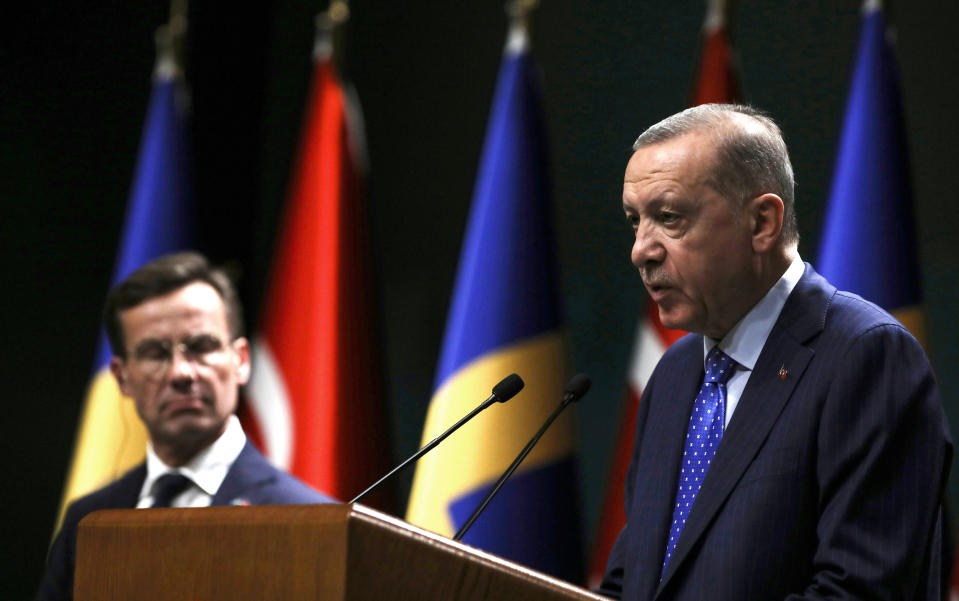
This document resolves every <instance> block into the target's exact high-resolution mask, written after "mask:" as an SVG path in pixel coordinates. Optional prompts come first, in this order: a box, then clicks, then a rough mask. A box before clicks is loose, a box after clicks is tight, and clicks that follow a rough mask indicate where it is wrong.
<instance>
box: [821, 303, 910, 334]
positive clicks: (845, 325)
mask: <svg viewBox="0 0 959 601" xmlns="http://www.w3.org/2000/svg"><path fill="white" fill-rule="evenodd" d="M825 325H826V330H827V331H828V330H833V331H837V332H842V333H843V334H844V335H845V336H848V337H849V338H852V339H856V338H859V337H860V336H862V335H865V334H867V333H870V332H873V333H880V332H887V333H896V332H900V333H902V334H904V335H905V336H906V337H907V338H911V339H913V340H915V339H914V338H913V336H912V334H911V333H909V331H908V330H907V329H906V327H905V326H903V325H902V324H901V323H899V321H898V320H897V319H896V318H895V317H893V316H892V315H891V314H890V313H889V312H888V311H886V310H885V309H883V308H882V307H880V306H878V305H876V304H875V303H872V302H869V301H867V300H866V299H864V298H862V297H861V296H859V295H856V294H853V293H852V292H845V291H841V290H840V291H837V292H836V294H835V296H834V297H833V300H832V303H831V304H830V307H829V311H828V313H827V315H826V324H825ZM917 344H918V342H917Z"/></svg>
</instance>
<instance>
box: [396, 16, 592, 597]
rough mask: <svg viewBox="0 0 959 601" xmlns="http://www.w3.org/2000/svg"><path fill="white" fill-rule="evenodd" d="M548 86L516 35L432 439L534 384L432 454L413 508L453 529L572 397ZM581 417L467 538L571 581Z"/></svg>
mask: <svg viewBox="0 0 959 601" xmlns="http://www.w3.org/2000/svg"><path fill="white" fill-rule="evenodd" d="M547 171H548V170H547V154H546V142H545V132H544V125H543V120H542V115H541V109H540V93H539V88H538V82H537V79H536V73H535V70H534V65H533V62H532V59H531V57H530V54H529V51H528V42H527V37H526V33H525V30H524V29H522V27H521V26H520V25H514V27H513V28H512V30H511V32H510V36H509V40H508V42H507V45H506V50H505V55H504V58H503V62H502V65H501V69H500V74H499V80H498V83H497V88H496V93H495V97H494V100H493V108H492V111H491V117H490V122H489V124H488V128H487V132H486V141H485V145H484V150H483V157H482V160H481V164H480V169H479V174H478V177H477V183H476V187H475V190H474V195H473V203H472V208H471V213H470V217H469V224H468V226H467V232H466V236H465V239H464V243H463V249H462V254H461V256H460V264H459V271H458V275H457V279H456V285H455V289H454V292H453V299H452V304H451V308H450V314H449V317H448V320H447V328H446V336H445V339H444V342H443V348H442V352H441V357H440V361H439V368H438V373H437V376H436V382H435V387H434V393H433V398H432V402H431V404H430V408H429V412H428V414H427V419H426V427H425V429H424V432H423V440H424V442H426V441H429V440H431V439H433V438H434V437H436V436H437V435H438V434H439V433H441V432H442V431H443V430H445V429H446V428H447V427H449V426H450V425H452V424H453V423H454V422H455V421H457V420H458V419H459V418H460V417H462V416H463V415H465V414H466V413H468V412H469V411H470V410H471V409H473V408H474V407H475V406H476V405H478V404H479V403H480V401H482V400H483V398H485V397H486V396H487V395H489V391H490V389H491V388H492V387H493V386H494V385H495V384H496V383H497V382H498V381H499V380H500V379H502V378H503V377H504V376H506V375H508V374H510V373H511V372H516V373H518V374H519V375H520V376H521V377H522V378H523V380H524V381H525V382H526V388H525V389H524V390H523V391H522V392H520V393H519V394H518V395H517V396H516V397H515V398H514V399H513V400H511V401H509V402H508V403H506V404H504V405H500V404H494V405H493V406H492V407H490V408H489V409H488V410H486V411H485V412H484V413H482V414H480V415H479V416H478V417H476V418H475V419H474V420H473V421H472V422H470V423H469V424H467V425H466V426H464V427H463V428H462V429H461V430H459V431H458V432H457V433H456V434H455V435H453V436H451V437H450V438H449V439H448V440H446V441H445V442H444V443H443V445H442V447H441V448H439V449H436V450H435V451H434V452H433V453H432V454H430V455H426V456H425V457H424V458H423V459H422V460H421V461H420V463H419V464H418V467H417V470H416V475H415V477H414V480H413V488H412V492H411V495H410V501H409V507H408V511H407V519H408V520H409V521H410V522H412V523H414V524H417V525H419V526H421V527H424V528H426V529H429V530H432V531H434V532H437V533H440V534H443V535H446V536H452V535H453V533H454V532H455V531H456V530H457V529H459V527H460V526H462V525H463V523H464V522H465V521H466V520H467V519H468V518H469V516H470V514H471V513H472V512H473V510H474V509H475V508H476V506H477V505H478V504H479V503H480V501H481V500H482V498H483V497H484V496H485V494H486V492H487V491H488V490H489V489H490V488H491V486H492V485H493V483H494V482H495V481H496V479H497V478H498V477H499V475H500V474H501V473H502V472H503V470H505V469H506V467H507V466H508V465H509V464H510V463H511V461H512V460H513V458H514V457H515V456H516V455H517V453H519V451H520V450H521V449H522V448H523V446H524V445H525V444H526V442H527V441H528V440H529V438H530V437H531V436H532V435H533V434H534V433H535V432H536V430H537V429H538V428H539V427H540V425H541V424H542V423H543V421H544V420H545V419H546V418H547V416H548V415H549V414H550V413H551V411H552V410H553V409H555V408H556V406H557V405H558V404H559V402H560V399H561V397H562V393H563V388H564V384H565V382H564V380H565V374H566V366H567V354H566V353H567V351H566V348H565V343H564V337H563V334H562V331H561V330H562V318H561V311H560V308H559V304H558V297H557V292H558V291H557V277H556V267H555V265H554V263H553V256H554V251H553V239H552V229H551V215H552V210H551V206H550V204H551V203H550V198H549V196H550V195H549V176H548V172H547ZM574 426H575V423H574V421H573V416H572V413H571V412H566V413H565V414H564V415H563V416H561V417H560V418H559V419H558V420H557V421H556V422H555V423H554V424H553V426H552V428H551V430H550V431H548V432H547V434H546V435H545V436H544V437H543V439H541V440H540V442H539V444H538V445H537V446H536V447H535V448H534V450H533V452H532V454H530V456H529V457H527V459H526V461H525V462H524V463H523V464H522V465H521V466H520V467H519V469H518V471H517V472H516V473H515V474H514V475H513V477H512V478H511V479H510V480H509V481H508V482H507V483H506V485H505V486H504V487H503V488H502V489H501V490H500V492H499V494H498V495H497V496H496V497H495V498H494V499H493V501H492V502H491V503H490V504H489V505H488V506H487V508H486V510H485V511H484V513H483V514H482V515H481V516H480V517H479V519H478V520H477V521H476V522H475V524H474V525H473V526H472V528H471V529H470V530H469V531H468V532H467V534H466V536H465V537H464V538H463V542H466V543H468V544H470V545H473V546H475V547H478V548H481V549H484V550H486V551H489V552H491V553H494V554H496V555H500V556H502V557H505V558H507V559H510V560H512V561H516V562H519V563H522V564H525V565H528V566H530V567H533V568H535V569H538V570H541V571H544V572H547V573H550V574H553V575H556V576H559V577H561V578H565V579H568V580H574V579H578V578H579V576H580V573H581V552H580V540H581V532H580V528H581V525H580V520H579V504H578V500H577V495H576V481H577V478H576V469H575V465H574V460H573V458H574V443H573V441H574Z"/></svg>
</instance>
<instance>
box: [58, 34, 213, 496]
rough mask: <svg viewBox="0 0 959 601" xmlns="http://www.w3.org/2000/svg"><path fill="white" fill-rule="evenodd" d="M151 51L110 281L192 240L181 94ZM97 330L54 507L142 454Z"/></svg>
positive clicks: (164, 60)
mask: <svg viewBox="0 0 959 601" xmlns="http://www.w3.org/2000/svg"><path fill="white" fill-rule="evenodd" d="M159 38H160V41H159V42H158V46H159V48H158V56H157V62H156V67H155V69H154V74H153V84H152V90H151V93H150V101H149V106H148V108H147V115H146V122H145V125H144V129H143V135H142V138H141V140H140V149H139V155H138V158H137V164H136V171H135V173H134V177H133V185H132V188H131V191H130V198H129V201H128V205H127V213H126V217H125V219H124V224H123V231H122V233H121V236H120V244H119V248H118V250H117V255H116V263H115V265H114V270H113V276H112V279H111V285H113V284H116V283H117V282H119V281H120V280H122V279H123V278H125V277H126V276H127V275H129V273H130V272H131V271H133V270H134V269H136V268H137V267H139V266H141V265H143V264H144V263H146V262H147V261H149V260H151V259H154V258H156V257H158V256H160V255H163V254H166V253H169V252H172V251H176V250H182V249H187V248H190V247H191V246H192V245H193V242H194V238H195V233H194V228H195V226H194V221H195V216H194V205H193V196H192V178H191V168H190V163H189V158H190V151H189V142H188V140H187V115H188V112H189V111H188V107H187V102H188V99H187V96H186V90H185V85H184V82H183V78H182V73H181V70H180V68H179V66H178V64H177V62H176V60H175V57H174V55H173V48H172V41H171V40H170V39H164V36H163V35H161V36H159ZM111 357H112V353H111V352H110V346H109V344H108V343H107V339H106V334H105V333H104V332H103V330H102V329H101V333H100V339H99V343H98V345H97V354H96V360H95V362H94V367H93V377H92V379H91V382H90V387H89V389H88V391H87V396H86V400H85V402H84V407H83V412H82V414H81V417H80V422H79V426H78V428H77V436H76V441H75V443H74V451H73V459H72V461H71V464H70V471H69V473H68V475H67V482H66V486H65V488H64V492H63V500H62V503H61V508H60V514H61V515H62V514H63V510H64V509H65V507H66V505H67V504H68V503H69V502H70V501H71V500H73V499H75V498H77V497H79V496H82V495H84V494H86V493H88V492H90V491H92V490H95V489H97V488H99V487H100V486H103V485H104V484H106V483H108V482H110V481H111V480H114V479H115V478H117V477H118V476H120V475H122V474H123V472H125V471H126V470H127V469H129V468H131V467H133V466H134V465H136V464H137V463H139V462H140V461H142V460H143V457H144V455H145V452H146V440H147V435H146V429H145V428H144V427H143V424H142V422H140V420H139V419H138V417H137V415H136V410H135V409H134V407H133V402H132V401H131V400H130V399H128V398H125V397H123V396H122V395H121V394H120V390H119V388H118V387H117V385H116V382H115V381H114V379H113V377H112V376H111V374H110V368H109V365H110V358H111Z"/></svg>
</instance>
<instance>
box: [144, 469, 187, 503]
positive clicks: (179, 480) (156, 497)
mask: <svg viewBox="0 0 959 601" xmlns="http://www.w3.org/2000/svg"><path fill="white" fill-rule="evenodd" d="M192 483H193V480H190V479H189V478H188V477H186V476H184V475H183V474H177V473H171V474H163V475H162V476H160V477H159V478H157V481H156V482H155V483H154V485H153V505H151V507H169V506H170V502H171V501H173V498H174V497H176V496H177V495H178V494H180V493H181V492H183V491H184V490H186V489H187V487H188V486H190V484H192Z"/></svg>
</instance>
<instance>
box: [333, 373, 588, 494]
mask: <svg viewBox="0 0 959 601" xmlns="http://www.w3.org/2000/svg"><path fill="white" fill-rule="evenodd" d="M525 385H526V384H524V383H523V378H521V377H519V376H517V375H516V374H510V375H508V376H506V377H505V378H503V379H502V380H500V381H499V383H498V384H497V385H496V386H493V393H492V394H491V395H489V398H487V399H486V400H485V401H483V402H482V403H480V404H479V406H478V407H476V409H473V410H472V411H470V412H469V414H468V415H466V417H464V418H463V419H461V420H460V421H458V422H456V423H455V424H453V425H452V426H450V428H449V429H448V430H447V431H446V432H443V433H442V434H440V435H439V436H437V437H436V438H434V439H433V440H432V441H430V443H429V444H427V445H426V446H425V447H423V448H422V449H420V450H419V451H417V452H415V453H413V454H412V455H411V456H410V457H409V458H408V459H407V460H406V461H404V462H403V463H401V464H399V465H398V466H396V467H394V468H393V469H392V470H391V471H390V473H388V474H386V475H385V476H383V477H382V478H380V479H379V480H377V481H376V482H374V483H373V484H372V485H370V487H369V488H367V489H366V490H364V491H363V492H361V493H360V494H358V495H356V496H355V497H353V500H352V501H350V503H356V502H357V501H359V500H360V499H362V498H363V497H365V496H366V495H368V494H370V492H372V491H373V489H375V488H376V487H377V486H379V485H380V484H382V483H383V482H384V481H386V480H387V479H389V478H390V476H392V475H393V474H395V473H397V472H399V471H400V470H402V469H403V468H405V467H406V466H407V465H409V464H410V463H412V462H414V461H416V460H417V459H419V458H420V457H422V456H423V455H425V454H427V453H429V452H430V451H431V450H433V447H435V446H436V445H438V444H439V443H441V442H443V440H445V439H446V437H447V436H449V435H450V434H452V433H453V432H455V431H456V430H457V429H459V427H460V426H462V425H463V424H465V423H466V422H468V421H470V420H471V419H473V418H474V417H476V415H477V414H478V413H480V412H481V411H483V410H484V409H486V408H487V407H489V406H490V405H492V404H493V403H505V402H506V401H508V400H510V399H511V398H513V397H514V396H516V393H518V392H519V391H520V390H522V389H523V386H525ZM587 387H588V386H587Z"/></svg>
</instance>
